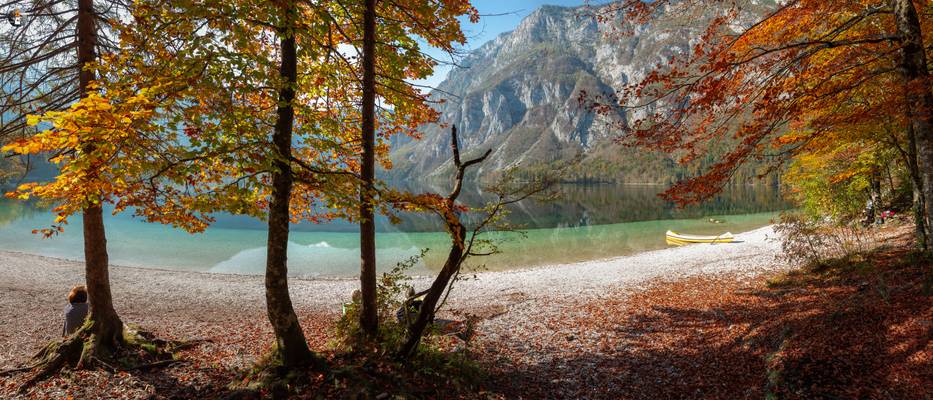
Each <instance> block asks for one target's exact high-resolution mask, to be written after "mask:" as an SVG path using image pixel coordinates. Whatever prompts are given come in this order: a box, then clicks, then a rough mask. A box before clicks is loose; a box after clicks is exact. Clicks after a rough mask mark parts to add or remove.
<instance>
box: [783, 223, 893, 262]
mask: <svg viewBox="0 0 933 400" xmlns="http://www.w3.org/2000/svg"><path fill="white" fill-rule="evenodd" d="M780 219H781V222H780V223H779V224H778V225H777V226H776V227H775V231H776V232H777V233H778V234H780V235H781V249H782V252H783V257H784V259H785V260H786V261H787V262H788V263H790V264H793V265H802V266H804V267H808V268H811V269H820V268H822V267H825V266H826V265H827V263H829V262H830V261H831V260H839V259H842V260H851V259H853V258H857V257H860V256H861V255H863V254H865V253H866V252H867V251H868V250H870V246H871V244H872V243H873V242H874V241H875V239H876V237H877V234H876V230H875V229H874V228H873V227H872V226H862V225H861V224H859V223H854V222H853V223H835V222H833V221H832V220H829V219H817V218H814V217H811V216H807V215H804V214H800V213H782V214H781V217H780Z"/></svg>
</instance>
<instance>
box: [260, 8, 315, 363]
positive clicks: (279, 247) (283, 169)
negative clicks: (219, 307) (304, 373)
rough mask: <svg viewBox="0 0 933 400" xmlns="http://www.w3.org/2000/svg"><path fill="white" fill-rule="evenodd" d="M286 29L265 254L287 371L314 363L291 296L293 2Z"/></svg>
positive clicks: (270, 306) (270, 307)
mask: <svg viewBox="0 0 933 400" xmlns="http://www.w3.org/2000/svg"><path fill="white" fill-rule="evenodd" d="M283 13H284V16H285V18H284V19H283V20H284V21H285V22H286V26H285V27H283V28H282V29H281V31H280V34H281V35H282V37H281V39H280V43H279V46H280V51H281V57H282V59H281V65H280V67H279V73H280V75H281V78H282V87H281V88H280V89H279V106H278V109H277V111H276V113H277V116H276V123H275V131H274V133H273V136H272V142H273V144H274V146H275V162H274V163H273V166H274V169H273V171H272V199H271V200H270V202H269V221H268V223H269V236H268V241H267V253H266V277H265V284H266V312H267V314H268V317H269V322H270V323H271V324H272V328H273V331H274V332H275V347H274V348H273V352H274V354H273V357H275V358H276V359H277V360H278V361H280V362H281V363H282V364H283V365H284V366H286V367H298V366H302V365H307V364H309V363H310V362H311V361H312V360H313V354H312V353H311V350H310V349H309V348H308V343H307V341H306V340H305V336H304V332H303V331H302V329H301V325H300V324H299V323H298V316H297V315H296V314H295V309H294V307H293V306H292V301H291V296H290V295H289V293H288V265H287V261H288V234H289V226H288V224H289V220H290V211H289V204H290V202H291V194H292V184H293V176H292V168H291V162H290V161H289V159H290V157H291V146H292V128H293V125H294V119H295V109H294V106H293V104H292V103H293V101H294V100H295V86H296V84H297V80H298V78H297V76H298V65H297V55H296V44H295V36H294V31H293V30H292V29H290V27H289V24H290V23H291V21H294V18H295V17H296V15H295V14H296V10H295V6H294V4H292V3H289V4H286V5H284V6H283Z"/></svg>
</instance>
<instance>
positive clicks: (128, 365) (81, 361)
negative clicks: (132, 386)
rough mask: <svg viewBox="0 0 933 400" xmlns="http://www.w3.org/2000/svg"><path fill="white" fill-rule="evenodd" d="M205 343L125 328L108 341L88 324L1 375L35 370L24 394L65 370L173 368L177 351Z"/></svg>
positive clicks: (22, 391)
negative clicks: (157, 335) (25, 362)
mask: <svg viewBox="0 0 933 400" xmlns="http://www.w3.org/2000/svg"><path fill="white" fill-rule="evenodd" d="M104 336H106V335H104ZM203 342H206V340H193V341H167V340H162V339H157V338H155V335H152V334H151V333H149V332H145V331H141V330H138V329H136V328H133V327H126V328H125V330H124V332H123V333H122V338H121V339H116V340H114V338H113V337H109V338H106V339H105V338H104V337H102V336H101V335H98V334H95V333H92V332H91V325H90V324H87V325H85V326H83V327H82V328H81V329H79V330H78V331H77V332H75V333H74V334H72V335H71V336H68V337H67V338H65V339H62V340H60V341H58V340H57V341H53V342H51V343H49V344H47V345H46V346H45V347H44V348H42V350H39V352H37V353H36V354H35V355H34V356H33V357H32V358H31V359H30V360H29V362H28V363H27V364H26V366H23V367H21V368H15V369H11V370H7V371H3V372H2V374H4V375H7V374H12V373H16V372H24V371H32V373H31V375H30V376H29V378H28V379H26V381H25V382H24V383H23V384H22V385H20V387H19V392H20V393H25V392H26V391H27V390H28V389H29V388H31V387H32V386H34V385H35V384H36V383H39V382H41V381H43V380H45V379H47V378H49V377H50V376H52V375H54V374H55V373H57V372H59V371H61V370H63V369H66V368H73V369H89V368H95V367H97V368H102V369H104V370H107V371H110V372H112V373H113V372H118V371H141V370H148V369H153V368H158V367H164V366H168V365H172V364H175V363H178V362H181V360H178V359H176V358H175V352H176V351H180V350H184V349H187V348H190V347H193V346H196V345H198V344H200V343H203ZM139 350H143V351H139ZM0 376H2V375H0Z"/></svg>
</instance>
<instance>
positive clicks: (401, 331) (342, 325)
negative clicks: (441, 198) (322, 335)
mask: <svg viewBox="0 0 933 400" xmlns="http://www.w3.org/2000/svg"><path fill="white" fill-rule="evenodd" d="M427 252H428V249H422V250H421V252H420V253H419V254H417V255H414V256H411V257H409V258H408V259H406V260H404V261H401V262H399V263H398V264H396V266H395V268H392V270H391V271H388V272H385V273H383V274H382V277H381V278H380V279H379V281H378V282H377V286H376V308H377V312H378V315H379V321H380V326H379V341H380V343H379V344H380V346H378V347H379V348H380V349H385V350H391V349H395V348H398V346H400V345H401V341H402V340H403V339H404V337H405V329H406V326H405V324H403V323H400V322H399V321H398V320H397V318H396V311H398V310H399V309H400V308H401V307H402V304H403V303H404V302H405V299H406V298H407V296H408V293H410V292H411V291H412V290H413V287H412V286H411V284H410V281H411V277H410V276H409V274H408V273H407V272H408V271H409V270H410V269H412V268H413V267H414V266H415V265H418V263H420V262H421V260H423V259H424V256H425V255H426V254H427ZM360 307H361V304H360V298H359V296H353V298H352V299H351V301H350V302H349V303H346V304H344V308H343V311H344V314H343V316H342V317H341V318H340V320H339V321H338V322H337V326H336V330H337V335H336V339H335V341H334V342H332V346H333V347H334V348H335V349H337V350H344V351H353V350H356V349H360V348H361V347H360V346H362V345H363V343H362V342H361V341H360V340H361V339H360V338H362V337H363V336H362V334H361V331H360V320H359V313H360Z"/></svg>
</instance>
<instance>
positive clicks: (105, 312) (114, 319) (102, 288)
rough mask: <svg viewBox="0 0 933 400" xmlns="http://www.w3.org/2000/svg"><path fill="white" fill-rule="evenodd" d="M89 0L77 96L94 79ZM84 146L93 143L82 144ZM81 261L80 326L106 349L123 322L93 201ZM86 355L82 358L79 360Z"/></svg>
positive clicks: (82, 15)
mask: <svg viewBox="0 0 933 400" xmlns="http://www.w3.org/2000/svg"><path fill="white" fill-rule="evenodd" d="M95 18H96V17H95V14H94V2H93V0H80V1H79V2H78V21H77V39H78V67H79V68H80V69H81V72H80V75H79V83H78V84H79V91H80V93H81V97H82V98H83V97H86V96H87V95H88V94H89V90H90V89H89V87H90V84H91V82H92V81H93V80H94V71H93V70H91V69H88V68H87V66H88V65H89V64H91V63H93V62H94V61H95V60H96V58H97V54H96V46H97V34H98V33H97V26H96V23H95V21H94V19H95ZM83 145H84V146H94V143H85V144H83ZM83 211H84V215H83V225H84V261H85V280H86V282H87V283H86V286H87V292H88V301H89V302H90V315H89V316H88V320H89V323H88V324H87V326H85V327H84V329H82V331H85V332H87V333H89V334H90V335H91V337H92V338H93V344H92V346H91V347H90V348H89V349H86V350H94V351H100V352H110V351H112V350H113V349H115V348H116V346H118V345H120V344H121V343H122V342H123V322H122V321H120V317H119V316H118V315H117V312H116V311H115V310H114V308H113V297H112V295H111V294H110V271H109V263H110V260H109V257H108V255H107V234H106V231H105V230H104V216H103V209H102V208H101V204H100V202H99V200H98V201H96V202H95V203H94V204H92V205H90V206H88V207H87V208H85V209H84V210H83ZM85 360H87V357H86V356H85V357H82V363H83V362H84V361H85Z"/></svg>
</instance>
